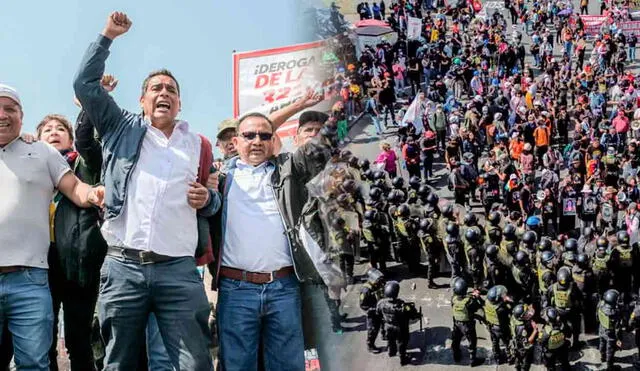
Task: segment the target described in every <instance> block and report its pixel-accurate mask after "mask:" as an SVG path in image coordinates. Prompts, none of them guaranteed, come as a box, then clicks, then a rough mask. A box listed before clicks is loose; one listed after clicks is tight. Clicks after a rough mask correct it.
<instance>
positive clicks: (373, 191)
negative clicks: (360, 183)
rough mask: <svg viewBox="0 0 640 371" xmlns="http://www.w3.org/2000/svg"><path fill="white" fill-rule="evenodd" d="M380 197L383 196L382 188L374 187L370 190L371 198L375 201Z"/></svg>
mask: <svg viewBox="0 0 640 371" xmlns="http://www.w3.org/2000/svg"><path fill="white" fill-rule="evenodd" d="M380 197H382V190H381V189H380V188H378V187H372V188H371V189H370V190H369V198H370V199H372V200H373V201H378V200H380Z"/></svg>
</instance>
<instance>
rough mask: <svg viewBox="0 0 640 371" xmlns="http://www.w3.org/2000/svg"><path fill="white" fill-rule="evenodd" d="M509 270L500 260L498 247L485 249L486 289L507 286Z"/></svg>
mask: <svg viewBox="0 0 640 371" xmlns="http://www.w3.org/2000/svg"><path fill="white" fill-rule="evenodd" d="M508 279H509V270H508V269H507V267H506V266H504V265H503V264H502V263H500V260H498V246H496V245H489V246H487V248H486V249H485V258H484V288H485V289H487V290H488V289H489V288H490V287H493V286H496V285H503V286H507V285H509V284H508Z"/></svg>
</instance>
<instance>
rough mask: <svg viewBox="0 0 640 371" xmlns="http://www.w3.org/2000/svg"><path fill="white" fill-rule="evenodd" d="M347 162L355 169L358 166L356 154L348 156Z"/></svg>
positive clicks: (358, 161)
mask: <svg viewBox="0 0 640 371" xmlns="http://www.w3.org/2000/svg"><path fill="white" fill-rule="evenodd" d="M348 163H349V166H351V167H354V168H356V169H359V168H360V160H358V158H357V157H356V156H351V157H349V160H348Z"/></svg>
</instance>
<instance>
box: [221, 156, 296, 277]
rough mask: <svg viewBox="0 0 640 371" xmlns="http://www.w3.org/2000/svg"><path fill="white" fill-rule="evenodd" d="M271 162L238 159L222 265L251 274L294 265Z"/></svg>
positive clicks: (228, 203) (229, 207)
mask: <svg viewBox="0 0 640 371" xmlns="http://www.w3.org/2000/svg"><path fill="white" fill-rule="evenodd" d="M274 170H275V167H274V165H273V164H271V163H269V162H264V163H262V164H261V165H259V166H251V165H247V164H245V163H244V162H242V160H237V162H236V168H235V169H233V171H232V172H230V174H231V177H232V181H231V185H230V186H229V187H230V188H229V191H228V193H227V199H226V200H225V202H224V204H225V205H226V206H225V208H226V219H225V221H224V223H225V232H224V246H223V249H222V265H223V266H225V267H230V268H236V269H242V270H246V271H249V272H272V271H276V270H278V269H280V268H282V267H286V266H291V265H293V261H292V259H291V250H290V247H289V240H288V239H287V235H286V232H285V227H284V221H283V220H282V216H281V215H280V211H279V210H278V202H277V200H276V196H275V192H274V189H273V187H272V185H271V175H272V174H273V171H274Z"/></svg>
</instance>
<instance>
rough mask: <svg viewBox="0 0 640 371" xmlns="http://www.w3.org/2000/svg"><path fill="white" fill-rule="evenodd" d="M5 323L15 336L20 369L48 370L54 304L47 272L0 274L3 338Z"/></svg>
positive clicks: (0, 325) (0, 322)
mask: <svg viewBox="0 0 640 371" xmlns="http://www.w3.org/2000/svg"><path fill="white" fill-rule="evenodd" d="M5 323H8V328H9V331H10V332H11V334H12V335H13V347H14V352H15V353H14V359H15V363H16V367H17V368H18V370H43V371H45V370H47V371H48V370H49V348H50V347H51V343H52V341H53V305H52V302H51V293H50V292H49V274H48V272H47V270H46V269H41V268H27V269H25V270H21V271H17V272H13V273H5V274H0V338H2V336H1V335H2V334H1V333H2V329H3V328H4V325H5Z"/></svg>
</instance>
